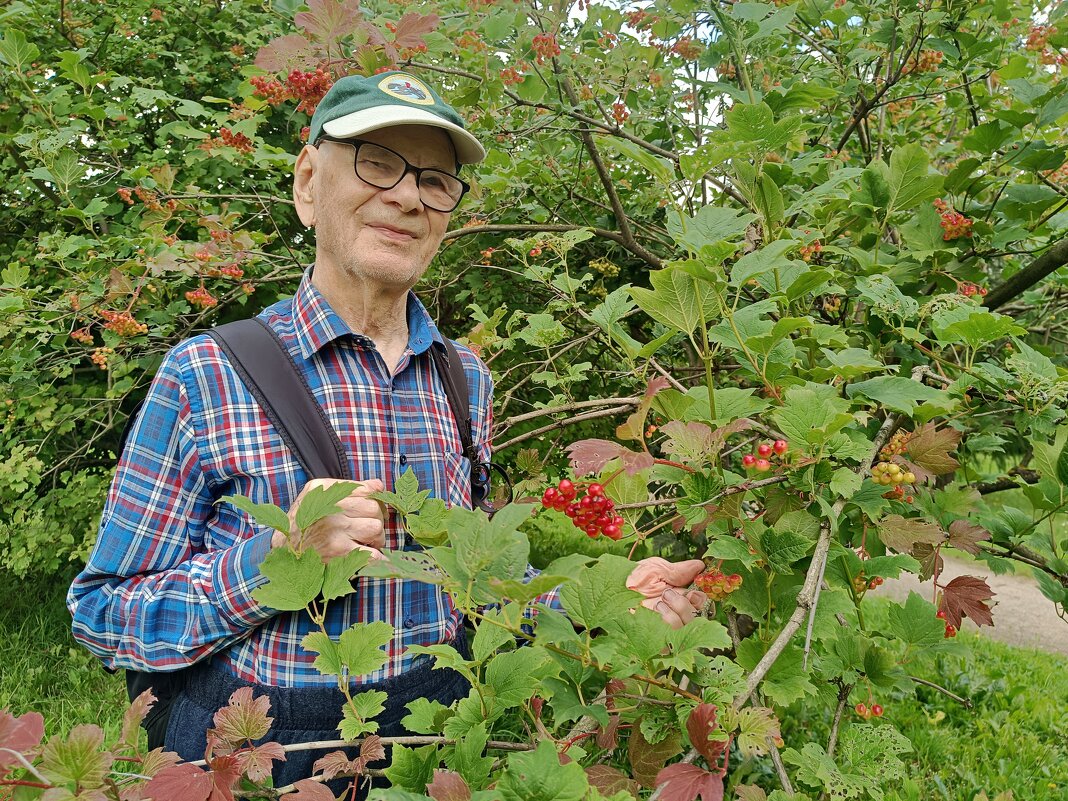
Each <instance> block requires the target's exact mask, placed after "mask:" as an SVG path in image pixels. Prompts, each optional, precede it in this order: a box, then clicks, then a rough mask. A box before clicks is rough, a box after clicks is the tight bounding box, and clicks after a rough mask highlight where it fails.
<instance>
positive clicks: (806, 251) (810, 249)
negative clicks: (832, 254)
mask: <svg viewBox="0 0 1068 801" xmlns="http://www.w3.org/2000/svg"><path fill="white" fill-rule="evenodd" d="M822 250H823V245H822V244H821V243H820V241H819V240H818V239H817V240H816V241H815V242H813V243H812V244H811V245H802V246H801V248H800V251H801V259H802V260H803V261H812V257H813V256H815V255H817V254H819V253H820V252H821V251H822Z"/></svg>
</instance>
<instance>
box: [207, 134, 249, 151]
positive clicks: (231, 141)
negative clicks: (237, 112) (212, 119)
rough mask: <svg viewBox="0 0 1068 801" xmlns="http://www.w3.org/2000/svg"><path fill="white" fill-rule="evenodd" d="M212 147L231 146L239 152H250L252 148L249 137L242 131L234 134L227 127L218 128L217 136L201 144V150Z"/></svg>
mask: <svg viewBox="0 0 1068 801" xmlns="http://www.w3.org/2000/svg"><path fill="white" fill-rule="evenodd" d="M213 147H232V148H234V150H236V151H237V152H239V153H251V152H252V151H253V149H254V148H253V147H252V140H251V139H249V138H248V137H247V136H245V135H244V134H243V133H236V134H235V133H234V132H233V131H231V130H230V129H229V128H220V129H219V135H218V136H216V137H215V138H213V139H208V140H207V141H206V142H204V144H203V145H201V148H202V149H203V150H211V149H212V148H213Z"/></svg>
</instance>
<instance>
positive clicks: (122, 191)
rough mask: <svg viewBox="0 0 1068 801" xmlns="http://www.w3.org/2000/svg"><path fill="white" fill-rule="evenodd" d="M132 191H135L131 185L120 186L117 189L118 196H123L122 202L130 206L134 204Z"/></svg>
mask: <svg viewBox="0 0 1068 801" xmlns="http://www.w3.org/2000/svg"><path fill="white" fill-rule="evenodd" d="M132 192H133V190H132V189H130V188H129V187H127V186H120V187H119V188H118V190H117V191H116V194H118V196H119V197H120V198H122V202H123V203H125V204H126V205H128V206H132V205H133V198H132V197H131V196H130V195H131V193H132Z"/></svg>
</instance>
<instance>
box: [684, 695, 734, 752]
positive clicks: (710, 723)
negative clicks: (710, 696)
mask: <svg viewBox="0 0 1068 801" xmlns="http://www.w3.org/2000/svg"><path fill="white" fill-rule="evenodd" d="M715 731H716V705H715V704H698V705H697V706H695V707H694V708H693V711H692V712H690V716H689V717H688V718H686V733H687V734H688V735H690V745H692V746H693V747H694V748H696V749H697V752H698V753H699V754H700V755H701V756H703V757H704V758H705V759H707V760H708V764H709V765H715V764H716V763H717V762H718V761H719V758H720V756H721V755H722V754H723V748H724V747H725V746H726V740H725V739H724V740H719V741H714V740H710V739H709V737H710V736H711V735H712V734H713V732H715Z"/></svg>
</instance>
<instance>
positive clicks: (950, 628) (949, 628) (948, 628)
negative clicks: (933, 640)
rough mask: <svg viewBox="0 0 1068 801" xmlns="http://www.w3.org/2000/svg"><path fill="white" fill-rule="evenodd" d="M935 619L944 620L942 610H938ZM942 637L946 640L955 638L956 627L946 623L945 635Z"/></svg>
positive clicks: (944, 616)
mask: <svg viewBox="0 0 1068 801" xmlns="http://www.w3.org/2000/svg"><path fill="white" fill-rule="evenodd" d="M935 617H937V618H938V619H939V620H945V619H946V613H945V611H944V610H942V609H939V610H938V611H937V612H936V613H935ZM943 636H944V637H945V639H947V640H948V639H950V638H951V637H956V636H957V627H956V626H954V625H953V624H952V623H946V633H945V634H944V635H943Z"/></svg>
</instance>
